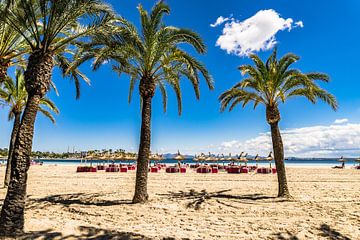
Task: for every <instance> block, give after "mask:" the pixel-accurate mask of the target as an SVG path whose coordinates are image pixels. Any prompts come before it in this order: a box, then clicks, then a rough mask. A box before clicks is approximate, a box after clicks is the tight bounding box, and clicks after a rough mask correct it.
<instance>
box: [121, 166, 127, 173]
mask: <svg viewBox="0 0 360 240" xmlns="http://www.w3.org/2000/svg"><path fill="white" fill-rule="evenodd" d="M127 171H128V168H127V167H121V168H120V172H127Z"/></svg>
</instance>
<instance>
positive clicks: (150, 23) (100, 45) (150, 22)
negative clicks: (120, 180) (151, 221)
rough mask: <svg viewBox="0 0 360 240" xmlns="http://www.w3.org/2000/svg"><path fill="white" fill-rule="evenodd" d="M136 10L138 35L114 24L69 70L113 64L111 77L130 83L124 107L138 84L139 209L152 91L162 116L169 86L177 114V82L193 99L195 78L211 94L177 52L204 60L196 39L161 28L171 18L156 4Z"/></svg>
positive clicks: (200, 69)
mask: <svg viewBox="0 0 360 240" xmlns="http://www.w3.org/2000/svg"><path fill="white" fill-rule="evenodd" d="M138 10H139V13H140V19H141V30H140V31H138V30H137V28H136V27H135V26H134V25H133V24H131V23H130V22H128V21H126V20H125V19H123V18H118V20H117V21H116V22H115V23H114V24H113V27H112V28H108V31H107V32H104V33H103V34H102V35H101V34H97V35H96V36H94V37H93V39H92V42H91V43H90V44H86V45H83V46H82V49H83V51H82V54H80V55H81V57H80V60H79V61H78V62H77V63H76V64H74V66H75V67H76V66H77V65H79V64H81V63H82V62H84V61H86V60H89V59H94V62H93V66H94V69H95V70H96V69H97V68H98V67H99V66H101V65H102V64H103V63H106V62H108V61H110V62H113V63H114V65H113V69H114V70H115V71H117V72H118V73H125V74H127V75H128V76H129V77H130V92H129V101H130V100H131V96H132V92H133V90H134V87H135V86H136V84H139V92H140V98H141V103H142V122H141V133H140V146H139V151H138V159H137V171H136V185H135V194H134V197H133V202H134V203H143V202H146V201H147V200H148V193H147V175H148V162H149V154H150V140H151V107H152V99H153V97H154V95H155V91H156V89H157V88H158V89H159V90H160V92H161V94H162V98H163V108H164V111H166V105H167V91H166V86H170V87H171V88H172V89H173V90H174V91H175V94H176V97H177V101H178V113H179V114H181V111H182V106H181V90H180V79H182V78H183V77H184V78H187V79H189V80H190V82H191V84H192V85H193V88H194V91H195V96H196V98H197V99H198V98H199V97H200V92H199V80H200V75H202V76H203V77H204V78H205V80H206V82H207V85H208V87H209V88H210V89H213V80H212V78H211V76H210V74H209V73H208V71H207V69H206V68H205V66H204V65H203V64H202V63H201V62H199V61H198V60H197V59H196V58H194V57H193V56H191V55H190V54H188V53H187V52H186V51H184V50H182V49H181V48H180V47H179V45H180V44H183V43H184V44H188V45H190V46H191V47H193V48H194V49H195V50H196V51H197V52H198V53H200V54H204V53H205V52H206V47H205V45H204V43H203V41H202V39H201V38H200V36H199V35H198V34H196V33H195V32H193V31H191V30H187V29H183V28H177V27H174V26H166V25H165V24H164V23H163V21H162V18H163V16H164V14H169V13H170V8H169V6H168V5H167V4H165V3H164V2H163V1H159V2H158V3H157V4H155V5H154V7H153V8H152V11H151V13H150V14H149V13H148V12H147V11H145V10H144V9H143V7H142V6H141V5H139V6H138Z"/></svg>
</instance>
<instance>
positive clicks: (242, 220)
mask: <svg viewBox="0 0 360 240" xmlns="http://www.w3.org/2000/svg"><path fill="white" fill-rule="evenodd" d="M4 170H5V168H4V167H1V168H0V178H1V179H3V177H4ZM287 173H288V180H289V187H290V191H291V193H292V195H293V196H294V201H282V200H281V199H277V198H274V197H275V196H276V193H277V190H276V189H277V181H276V175H260V174H255V175H253V174H236V175H232V174H227V173H219V174H197V173H194V172H193V170H190V169H188V173H186V174H166V173H165V172H161V173H151V174H149V185H148V191H149V194H150V199H151V200H150V202H149V203H147V204H144V205H132V204H131V203H130V201H131V198H132V195H133V189H134V180H135V173H134V172H128V173H105V172H98V173H76V172H75V167H74V166H32V167H31V168H30V171H29V181H28V202H27V208H26V216H25V218H26V224H25V229H26V231H27V232H28V234H27V235H26V236H24V239H360V228H359V226H360V195H359V189H360V171H359V170H353V169H345V170H336V169H311V168H288V169H287ZM5 193H6V192H5V189H0V199H1V203H2V200H3V199H4V197H5ZM331 237H333V238H331Z"/></svg>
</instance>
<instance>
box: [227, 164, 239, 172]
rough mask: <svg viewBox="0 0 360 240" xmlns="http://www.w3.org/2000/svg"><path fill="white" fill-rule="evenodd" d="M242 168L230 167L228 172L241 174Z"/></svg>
mask: <svg viewBox="0 0 360 240" xmlns="http://www.w3.org/2000/svg"><path fill="white" fill-rule="evenodd" d="M240 170H241V168H239V167H237V166H229V167H228V168H227V172H228V173H240Z"/></svg>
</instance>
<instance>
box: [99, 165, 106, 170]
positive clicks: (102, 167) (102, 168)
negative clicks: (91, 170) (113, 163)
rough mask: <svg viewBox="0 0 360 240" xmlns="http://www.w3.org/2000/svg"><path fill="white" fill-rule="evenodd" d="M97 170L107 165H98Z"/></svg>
mask: <svg viewBox="0 0 360 240" xmlns="http://www.w3.org/2000/svg"><path fill="white" fill-rule="evenodd" d="M97 170H105V166H104V165H98V166H97Z"/></svg>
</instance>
